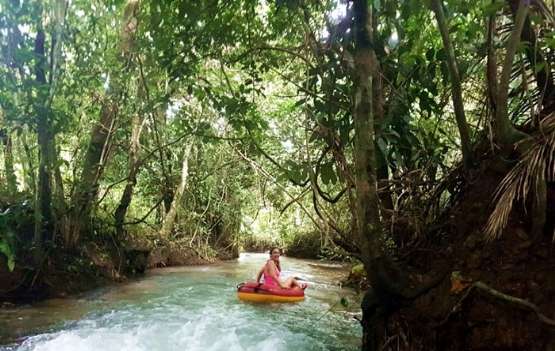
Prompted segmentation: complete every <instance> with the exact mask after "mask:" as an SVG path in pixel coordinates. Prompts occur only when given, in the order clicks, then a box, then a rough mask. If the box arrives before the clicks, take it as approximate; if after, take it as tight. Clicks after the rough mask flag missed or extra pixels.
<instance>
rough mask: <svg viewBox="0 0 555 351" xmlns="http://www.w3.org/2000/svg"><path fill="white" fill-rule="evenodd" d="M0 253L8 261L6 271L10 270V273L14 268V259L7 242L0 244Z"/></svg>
mask: <svg viewBox="0 0 555 351" xmlns="http://www.w3.org/2000/svg"><path fill="white" fill-rule="evenodd" d="M0 253H3V254H4V256H6V258H7V259H8V269H9V270H10V272H11V271H13V269H14V267H15V257H14V254H13V251H12V249H11V247H10V246H9V245H8V243H7V242H5V241H2V242H0Z"/></svg>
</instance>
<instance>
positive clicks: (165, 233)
mask: <svg viewBox="0 0 555 351" xmlns="http://www.w3.org/2000/svg"><path fill="white" fill-rule="evenodd" d="M190 152H191V146H190V145H188V146H186V147H185V151H184V152H183V163H182V165H181V180H180V181H179V185H178V186H177V189H176V190H175V194H174V196H173V200H172V202H171V205H170V208H169V210H168V211H167V213H166V215H165V216H164V219H163V221H162V228H160V236H161V237H162V238H168V237H169V236H170V234H171V233H172V231H173V228H174V225H175V219H176V217H177V207H178V206H179V203H180V202H181V197H182V196H183V192H184V191H185V186H186V185H187V178H188V177H189V154H190Z"/></svg>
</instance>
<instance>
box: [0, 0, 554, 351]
mask: <svg viewBox="0 0 555 351" xmlns="http://www.w3.org/2000/svg"><path fill="white" fill-rule="evenodd" d="M554 14H555V2H554V1H552V0H477V1H457V0H425V1H417V0H353V1H340V0H329V1H327V0H275V1H269V0H261V1H254V0H227V1H225V0H199V1H187V0H174V1H159V0H86V1H83V0H0V51H1V60H0V141H1V143H0V283H1V284H0V300H2V299H7V300H18V299H34V298H37V297H41V296H42V297H46V296H51V295H52V294H53V293H52V291H56V290H58V289H59V287H56V286H55V285H60V284H62V285H63V283H62V282H63V281H64V279H67V277H74V279H75V280H74V282H75V284H76V285H86V282H85V281H86V280H87V279H89V280H90V278H87V277H88V276H98V275H101V276H104V277H105V278H106V277H107V278H109V279H116V280H118V279H122V278H123V277H124V276H130V275H133V274H134V273H136V272H142V271H144V269H145V268H148V267H153V266H164V265H177V264H189V263H190V261H191V260H192V259H194V260H198V261H199V262H210V261H214V260H215V259H227V258H233V257H236V256H237V255H238V252H239V251H240V250H241V249H257V248H264V249H267V248H268V247H269V246H270V245H277V246H280V247H283V248H284V249H285V250H286V251H287V252H289V253H290V254H291V255H294V254H295V253H296V254H298V255H301V256H303V255H304V256H308V257H320V258H326V259H340V260H350V261H352V262H359V263H360V264H362V267H363V270H364V272H365V276H366V278H365V279H366V280H367V283H368V285H363V286H364V287H365V289H367V290H365V291H366V293H365V297H364V300H363V303H362V311H363V317H362V321H361V324H362V328H363V331H364V334H363V341H362V347H363V349H365V350H378V349H382V347H386V348H387V347H393V346H392V345H391V342H390V340H391V339H390V338H389V337H388V335H389V336H391V335H397V338H398V339H399V340H400V338H401V335H405V336H406V335H410V337H404V339H403V342H402V343H401V344H399V343H398V342H397V341H396V343H395V345H397V346H396V347H398V345H401V349H406V350H409V349H410V350H419V349H426V350H433V349H440V350H468V349H472V350H474V349H475V350H486V349H487V350H493V349H498V350H507V349H518V348H520V347H525V346H526V345H529V346H530V348H529V349H534V350H535V349H537V350H550V349H551V348H550V347H555V337H554V334H553V327H554V325H555V321H554V320H553V316H554V313H555V304H554V302H553V301H555V281H554V279H555V277H554V276H553V267H555V261H554V258H553V257H554V255H553V240H555V234H554V223H555V220H554V218H555V212H554V208H555V156H554V155H555V79H554V72H555V65H554V64H553V62H555V31H554V28H555V15H554ZM168 252H169V254H168ZM175 252H177V253H176V254H174V253H175ZM183 256H187V257H188V258H184V257H183ZM172 257H173V258H172ZM99 272H100V273H99ZM70 285H71V284H70ZM72 289H75V290H79V288H77V287H75V288H72ZM484 321H486V322H484ZM384 330H387V331H389V332H388V333H384ZM429 330H433V332H430V331H429ZM384 345H385V346H384ZM551 350H552V349H551Z"/></svg>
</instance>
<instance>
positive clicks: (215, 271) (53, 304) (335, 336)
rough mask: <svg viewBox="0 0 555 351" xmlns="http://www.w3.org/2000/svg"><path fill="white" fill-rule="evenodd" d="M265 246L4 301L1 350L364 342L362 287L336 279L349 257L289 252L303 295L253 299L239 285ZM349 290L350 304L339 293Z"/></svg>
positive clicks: (343, 346)
mask: <svg viewBox="0 0 555 351" xmlns="http://www.w3.org/2000/svg"><path fill="white" fill-rule="evenodd" d="M266 258H267V255H264V254H242V255H241V257H240V258H239V259H238V260H236V261H232V262H225V263H220V264H216V265H210V266H195V267H179V268H166V269H160V270H154V271H151V272H149V273H148V274H147V276H146V277H144V278H143V279H141V280H138V281H133V282H130V283H127V284H122V285H118V286H116V287H113V288H109V289H102V290H98V291H95V292H93V293H91V294H88V295H86V296H83V297H81V298H74V299H64V300H50V301H47V302H44V303H42V304H39V305H35V306H32V307H23V308H17V309H12V310H0V340H2V339H3V340H4V344H5V342H6V341H7V340H12V341H13V340H14V338H19V340H18V342H17V343H12V344H11V345H5V346H4V347H1V346H0V350H2V351H7V350H18V351H27V350H28V351H31V350H34V351H65V350H68V351H69V350H72V351H74V350H83V351H88V350H106V351H109V350H114V351H115V350H118V351H119V350H137V351H142V350H145V351H146V350H149V351H150V350H190V351H196V350H212V351H216V350H225V351H242V350H272V351H275V350H357V349H359V347H360V338H361V329H360V325H359V323H358V322H357V321H356V320H355V319H354V318H353V316H354V315H355V314H356V313H358V310H359V302H358V300H357V299H358V298H357V296H356V295H355V294H354V293H353V292H352V291H351V290H349V289H341V288H340V287H338V286H337V283H338V282H339V281H340V279H341V278H342V277H344V276H345V274H346V270H345V268H344V267H341V266H336V265H326V264H321V263H319V262H317V261H309V260H298V259H292V258H282V266H283V269H284V271H283V275H284V276H288V275H296V276H300V277H302V278H303V279H305V280H307V281H308V283H309V288H308V289H307V291H306V299H305V301H303V302H300V303H296V304H251V303H246V302H241V301H239V300H238V299H237V297H236V293H235V286H236V285H237V284H238V283H239V282H241V281H243V280H247V279H252V278H253V277H254V276H255V275H256V272H257V270H258V268H259V267H260V266H261V265H262V264H263V262H264V261H265V259H266ZM342 297H346V298H347V300H348V301H350V304H349V305H348V306H347V307H345V306H342V305H341V304H340V303H339V301H340V299H341V298H342Z"/></svg>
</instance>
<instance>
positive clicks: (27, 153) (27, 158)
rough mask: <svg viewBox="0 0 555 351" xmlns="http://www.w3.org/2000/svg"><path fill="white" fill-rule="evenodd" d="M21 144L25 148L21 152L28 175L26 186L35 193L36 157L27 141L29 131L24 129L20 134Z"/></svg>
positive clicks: (22, 162)
mask: <svg viewBox="0 0 555 351" xmlns="http://www.w3.org/2000/svg"><path fill="white" fill-rule="evenodd" d="M18 139H19V145H20V147H21V148H22V149H23V152H21V153H20V155H21V156H20V157H21V164H22V166H23V171H24V173H25V175H26V177H25V178H24V179H25V184H26V188H27V189H28V190H30V192H31V194H35V193H36V192H37V191H36V189H37V176H36V174H35V168H36V166H35V165H34V162H33V160H34V157H33V152H32V151H31V148H30V147H29V143H28V142H27V132H26V131H25V130H22V131H21V133H20V134H19V138H18Z"/></svg>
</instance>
